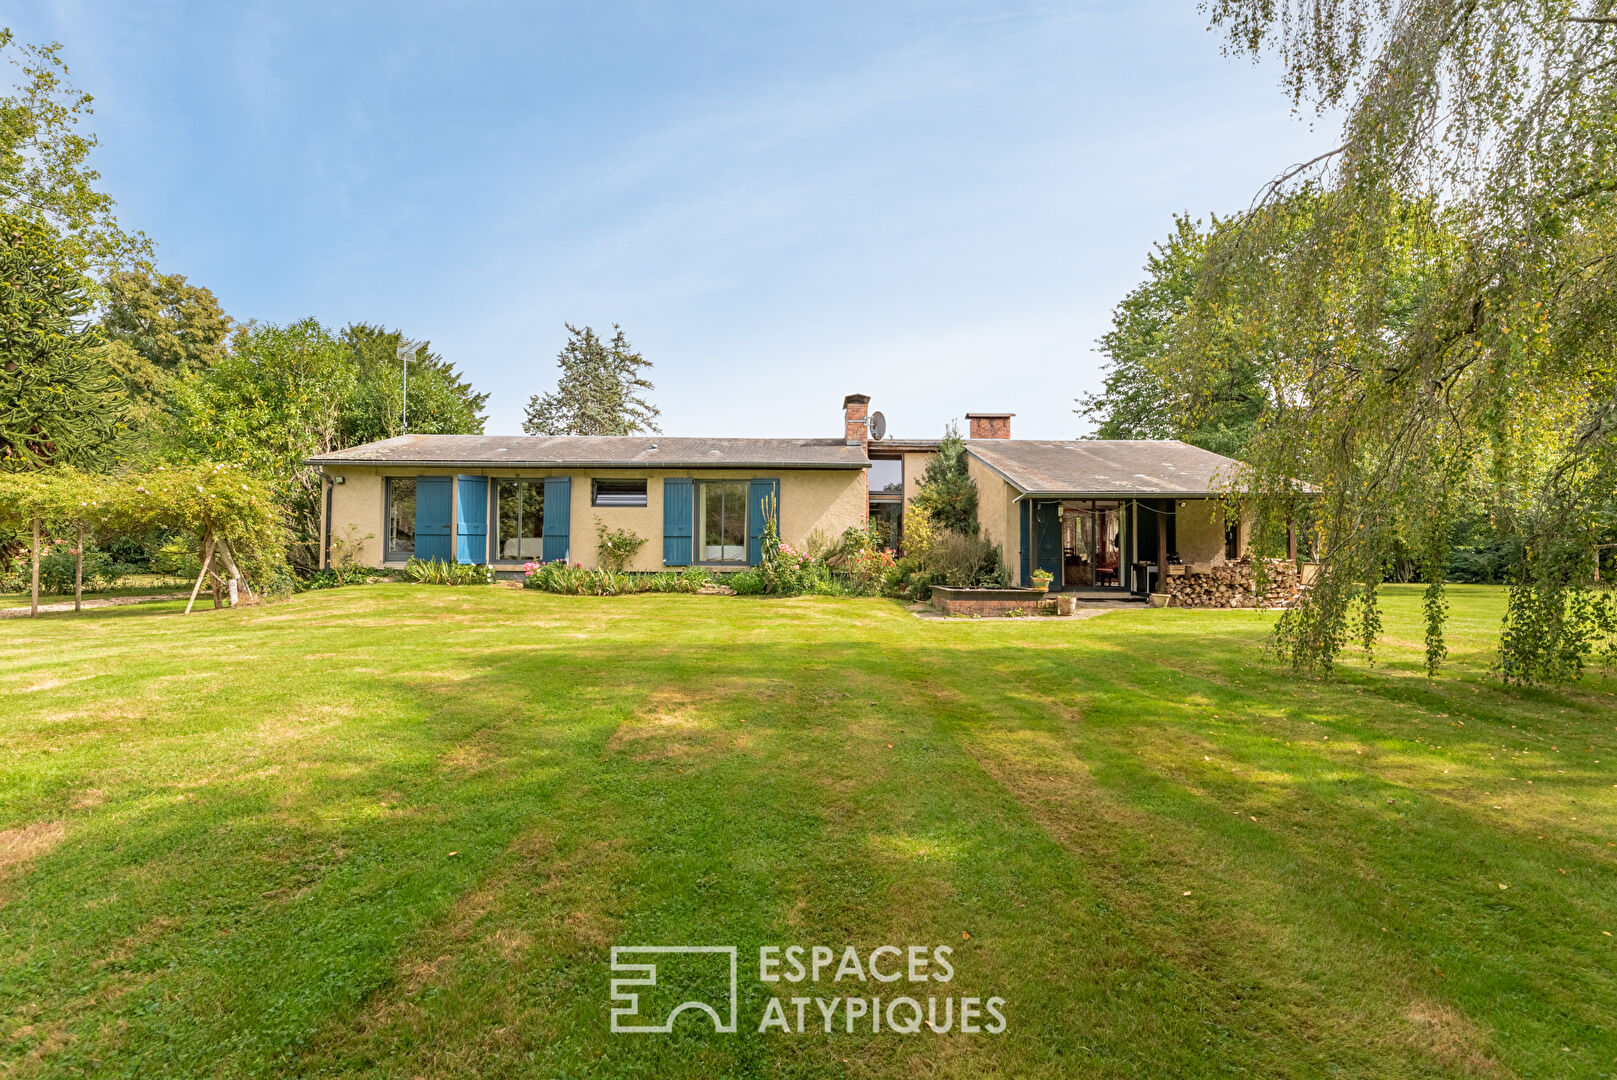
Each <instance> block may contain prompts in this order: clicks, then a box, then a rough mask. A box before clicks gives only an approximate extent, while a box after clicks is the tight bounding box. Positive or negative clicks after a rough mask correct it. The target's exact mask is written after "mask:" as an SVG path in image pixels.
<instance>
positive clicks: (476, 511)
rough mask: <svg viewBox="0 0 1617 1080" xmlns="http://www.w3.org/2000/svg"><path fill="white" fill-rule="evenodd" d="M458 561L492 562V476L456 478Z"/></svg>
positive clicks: (480, 563) (456, 555)
mask: <svg viewBox="0 0 1617 1080" xmlns="http://www.w3.org/2000/svg"><path fill="white" fill-rule="evenodd" d="M455 561H456V562H462V563H474V564H477V565H482V564H483V563H486V562H488V477H486V476H457V477H455Z"/></svg>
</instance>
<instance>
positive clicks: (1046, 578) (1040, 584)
mask: <svg viewBox="0 0 1617 1080" xmlns="http://www.w3.org/2000/svg"><path fill="white" fill-rule="evenodd" d="M1054 580H1055V575H1054V574H1052V573H1050V571H1048V570H1035V571H1033V587H1034V588H1035V589H1038V590H1039V591H1040V592H1048V591H1049V589H1050V582H1052V581H1054Z"/></svg>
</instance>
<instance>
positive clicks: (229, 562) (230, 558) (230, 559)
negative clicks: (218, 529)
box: [217, 536, 253, 607]
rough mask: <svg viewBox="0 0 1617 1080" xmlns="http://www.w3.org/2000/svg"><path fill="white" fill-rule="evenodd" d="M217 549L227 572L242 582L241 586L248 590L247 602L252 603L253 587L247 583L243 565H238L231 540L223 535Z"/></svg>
mask: <svg viewBox="0 0 1617 1080" xmlns="http://www.w3.org/2000/svg"><path fill="white" fill-rule="evenodd" d="M217 550H218V552H219V559H220V561H222V562H223V563H224V564H225V573H226V574H227V575H229V577H230V579H231V580H232V581H239V582H240V583H241V586H240V587H241V588H243V589H246V590H247V602H248V603H252V601H253V587H252V586H251V585H249V584H248V583H247V578H246V576H245V575H243V574H242V572H241V567H239V566H237V565H236V559H235V553H234V552H232V551H231V550H230V541H228V540H226V539H225V538H224V537H222V536H221V537H220V538H219V545H218V548H217ZM231 606H232V607H234V606H235V602H234V601H232V602H231Z"/></svg>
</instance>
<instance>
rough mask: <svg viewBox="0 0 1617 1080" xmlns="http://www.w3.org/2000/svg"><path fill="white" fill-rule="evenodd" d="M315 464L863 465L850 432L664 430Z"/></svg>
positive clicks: (403, 444)
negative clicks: (736, 434)
mask: <svg viewBox="0 0 1617 1080" xmlns="http://www.w3.org/2000/svg"><path fill="white" fill-rule="evenodd" d="M309 464H311V465H333V466H336V465H436V466H439V467H448V468H477V467H483V466H516V467H529V468H536V467H544V468H558V467H566V468H603V469H610V468H642V469H696V468H743V467H744V468H755V469H762V468H769V469H862V468H866V467H868V466H869V465H870V459H869V458H867V457H866V456H865V452H864V449H863V448H862V447H860V446H857V445H855V446H849V445H848V444H847V443H846V442H845V441H843V440H842V439H688V438H669V437H667V436H663V435H399V436H396V437H395V438H392V439H383V440H382V441H381V442H373V443H366V444H365V445H363V446H355V447H351V448H349V449H347V450H338V451H336V452H335V453H330V454H322V455H320V456H319V457H313V458H310V459H309Z"/></svg>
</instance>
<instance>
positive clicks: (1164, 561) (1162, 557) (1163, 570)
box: [1147, 499, 1173, 592]
mask: <svg viewBox="0 0 1617 1080" xmlns="http://www.w3.org/2000/svg"><path fill="white" fill-rule="evenodd" d="M1172 505H1173V502H1172V500H1170V499H1158V500H1157V590H1156V591H1157V592H1162V591H1163V590H1164V589H1166V588H1167V587H1168V511H1167V510H1166V509H1165V508H1166V507H1168V506H1172ZM1147 591H1149V590H1147Z"/></svg>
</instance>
